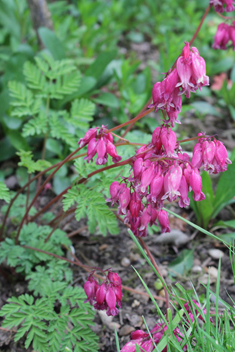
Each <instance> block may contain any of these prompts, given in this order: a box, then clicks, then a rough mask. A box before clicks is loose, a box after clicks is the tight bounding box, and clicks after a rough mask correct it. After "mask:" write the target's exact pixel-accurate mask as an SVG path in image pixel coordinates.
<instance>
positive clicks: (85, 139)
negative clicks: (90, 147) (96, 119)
mask: <svg viewBox="0 0 235 352" xmlns="http://www.w3.org/2000/svg"><path fill="white" fill-rule="evenodd" d="M97 129H98V127H95V128H90V129H89V130H88V131H87V132H86V133H85V136H84V137H83V138H81V139H80V140H79V142H78V144H79V147H80V148H82V147H84V145H86V144H87V143H89V142H90V140H91V139H93V138H96V136H97Z"/></svg>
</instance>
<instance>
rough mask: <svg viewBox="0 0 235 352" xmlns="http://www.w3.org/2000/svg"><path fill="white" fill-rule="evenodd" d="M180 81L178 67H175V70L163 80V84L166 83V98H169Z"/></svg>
mask: <svg viewBox="0 0 235 352" xmlns="http://www.w3.org/2000/svg"><path fill="white" fill-rule="evenodd" d="M177 83H178V73H177V70H176V68H174V70H173V71H172V72H171V73H169V75H168V76H167V77H166V78H165V79H164V80H163V81H162V85H164V88H165V89H164V99H165V100H168V99H169V98H170V97H171V95H172V93H173V91H174V89H175V86H176V84H177Z"/></svg>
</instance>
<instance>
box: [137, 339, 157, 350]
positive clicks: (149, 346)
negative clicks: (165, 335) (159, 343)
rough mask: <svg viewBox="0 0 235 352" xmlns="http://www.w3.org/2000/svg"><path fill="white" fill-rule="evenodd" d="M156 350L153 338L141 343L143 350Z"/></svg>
mask: <svg viewBox="0 0 235 352" xmlns="http://www.w3.org/2000/svg"><path fill="white" fill-rule="evenodd" d="M153 350H154V344H153V341H152V340H148V341H144V342H142V343H141V344H140V351H141V352H152V351H153Z"/></svg>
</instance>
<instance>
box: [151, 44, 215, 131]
mask: <svg viewBox="0 0 235 352" xmlns="http://www.w3.org/2000/svg"><path fill="white" fill-rule="evenodd" d="M205 85H209V77H208V76H206V63H205V60H204V59H203V58H202V57H201V56H200V55H199V51H198V50H197V48H195V47H192V48H191V49H190V46H189V43H185V46H184V48H183V55H181V56H179V57H178V59H177V62H176V68H174V69H173V70H172V71H170V72H169V73H168V74H167V76H166V78H164V79H163V81H162V82H157V83H155V84H154V86H153V91H152V95H153V104H150V105H149V107H150V108H151V107H155V111H157V110H159V109H161V110H165V111H166V114H167V116H168V120H165V121H164V122H165V123H171V126H172V127H174V124H175V122H176V123H180V122H179V121H178V120H177V116H178V114H179V112H180V111H181V106H182V98H181V95H182V94H185V96H186V97H187V98H190V93H191V92H196V90H197V89H198V88H199V89H201V88H202V87H203V86H205Z"/></svg>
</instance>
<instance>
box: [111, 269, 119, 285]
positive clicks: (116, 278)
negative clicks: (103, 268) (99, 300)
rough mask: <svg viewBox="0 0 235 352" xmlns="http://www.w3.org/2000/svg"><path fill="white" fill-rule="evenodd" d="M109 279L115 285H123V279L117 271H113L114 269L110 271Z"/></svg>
mask: <svg viewBox="0 0 235 352" xmlns="http://www.w3.org/2000/svg"><path fill="white" fill-rule="evenodd" d="M108 279H109V281H110V282H111V283H112V284H113V285H114V286H120V285H121V279H120V276H119V275H118V274H117V273H113V272H112V271H110V272H109V273H108Z"/></svg>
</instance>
